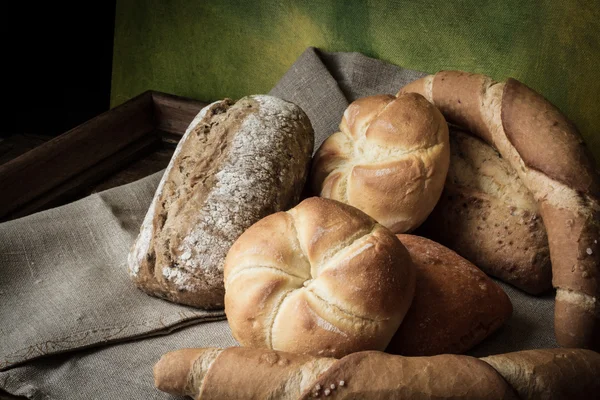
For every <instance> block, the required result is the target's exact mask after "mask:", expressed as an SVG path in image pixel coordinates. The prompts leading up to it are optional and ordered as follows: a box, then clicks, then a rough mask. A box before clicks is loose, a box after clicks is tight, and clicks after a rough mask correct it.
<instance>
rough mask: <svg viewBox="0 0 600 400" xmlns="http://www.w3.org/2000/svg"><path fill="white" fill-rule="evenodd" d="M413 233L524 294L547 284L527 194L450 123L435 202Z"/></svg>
mask: <svg viewBox="0 0 600 400" xmlns="http://www.w3.org/2000/svg"><path fill="white" fill-rule="evenodd" d="M415 234H418V235H422V236H426V237H428V238H431V239H433V240H435V241H436V242H439V243H441V244H443V245H445V246H448V247H449V248H451V249H452V250H454V251H456V252H457V253H458V254H460V255H461V256H463V257H465V258H466V259H467V260H469V261H471V262H472V263H474V264H475V265H476V266H477V267H479V268H481V269H482V270H483V271H484V272H486V273H487V274H489V275H492V276H495V277H497V278H499V279H501V280H503V281H504V282H507V283H510V284H512V285H514V286H516V287H518V288H520V289H522V290H524V291H526V292H528V293H532V294H540V293H542V292H544V291H547V290H548V289H550V288H552V271H551V265H550V250H549V249H548V237H547V236H546V229H545V228H544V224H543V222H542V218H541V216H540V214H539V208H538V205H537V203H536V201H535V199H534V198H533V195H532V194H531V192H530V191H529V190H527V188H526V187H525V186H524V185H523V183H522V182H521V179H520V178H519V176H518V174H517V172H516V171H515V170H514V169H513V168H512V167H511V166H510V164H509V163H508V162H507V161H506V160H505V159H503V158H502V157H501V156H500V155H499V154H498V153H497V152H496V151H495V150H494V149H493V148H492V147H490V146H489V145H487V144H485V143H484V142H483V141H481V140H480V139H477V138H475V137H473V136H471V135H469V134H467V133H466V132H463V131H461V130H459V129H456V128H453V127H451V128H450V168H449V169H448V176H447V177H446V184H445V186H444V191H443V192H442V196H441V197H440V201H439V202H438V203H437V205H436V206H435V208H434V209H433V211H432V212H431V214H430V215H429V217H428V218H427V220H426V221H425V222H424V223H423V225H421V226H420V227H419V229H418V230H417V231H416V232H415Z"/></svg>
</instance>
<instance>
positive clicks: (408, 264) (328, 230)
mask: <svg viewBox="0 0 600 400" xmlns="http://www.w3.org/2000/svg"><path fill="white" fill-rule="evenodd" d="M414 285H415V270H414V265H413V264H412V261H411V259H410V256H409V254H408V252H407V250H406V249H405V248H404V246H402V244H401V243H400V241H399V240H398V239H397V238H396V237H395V236H394V235H393V234H392V233H391V232H390V231H389V230H388V229H386V228H384V227H383V226H381V225H379V224H377V223H376V222H375V221H374V220H373V219H372V218H370V217H369V216H367V215H366V214H365V213H363V212H361V211H360V210H358V209H357V208H355V207H351V206H348V205H346V204H343V203H340V202H337V201H334V200H328V199H324V198H319V197H312V198H308V199H306V200H304V201H302V202H301V203H300V204H299V205H298V206H296V207H294V208H293V209H291V210H289V211H288V212H280V213H276V214H272V215H270V216H268V217H266V218H263V219H262V220H260V221H259V222H257V223H256V224H254V225H253V226H251V227H250V228H249V229H248V230H246V232H244V233H243V234H242V235H241V236H240V238H239V239H238V240H237V241H236V242H235V243H234V245H233V246H232V247H231V249H230V251H229V253H228V255H227V259H226V262H225V287H226V294H225V312H226V314H227V318H228V321H229V325H230V327H231V330H232V333H233V335H234V337H235V338H236V339H237V340H238V341H239V342H240V343H241V344H242V345H245V346H254V347H262V348H270V349H276V350H284V351H291V352H298V353H310V354H314V355H326V356H333V357H341V356H343V355H345V354H348V353H350V352H353V351H360V350H366V349H375V350H383V349H384V348H385V346H387V344H388V343H389V341H390V339H391V337H392V335H393V334H394V332H395V331H396V329H397V328H398V326H399V325H400V322H401V321H402V319H403V318H404V315H405V314H406V311H407V310H408V307H409V306H410V302H411V301H412V298H413V294H414Z"/></svg>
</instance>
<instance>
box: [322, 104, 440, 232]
mask: <svg viewBox="0 0 600 400" xmlns="http://www.w3.org/2000/svg"><path fill="white" fill-rule="evenodd" d="M449 158H450V149H449V145H448V126H447V124H446V121H445V120H444V117H443V116H442V115H441V114H440V112H439V111H438V110H437V109H436V108H435V107H433V106H432V105H431V104H429V103H428V102H427V101H426V100H425V99H424V98H423V97H422V96H420V95H414V94H409V95H400V96H398V97H394V96H389V95H381V96H369V97H364V98H361V99H358V100H356V101H354V102H353V103H352V104H350V106H348V108H347V109H346V111H345V112H344V116H343V118H342V122H341V124H340V132H337V133H334V134H333V135H331V136H330V137H329V138H327V140H325V142H323V144H322V145H321V146H320V147H319V149H318V150H317V152H316V154H315V157H314V160H313V164H312V170H311V178H310V181H311V185H312V188H313V191H314V193H315V194H317V195H320V196H322V197H326V198H330V199H334V200H338V201H341V202H343V203H346V204H350V205H352V206H354V207H357V208H359V209H360V210H362V211H364V212H365V213H367V214H368V215H370V216H371V217H373V218H374V219H375V220H377V221H378V222H379V223H381V224H382V225H384V226H386V227H387V228H389V229H390V230H392V232H395V233H402V232H408V231H411V230H413V229H414V228H416V227H417V226H419V225H420V224H421V223H422V222H423V221H424V220H425V218H427V216H428V215H429V213H430V212H431V210H432V209H433V207H434V206H435V204H436V202H437V201H438V199H439V197H440V194H441V192H442V188H443V186H444V180H445V178H446V173H447V172H448V163H449Z"/></svg>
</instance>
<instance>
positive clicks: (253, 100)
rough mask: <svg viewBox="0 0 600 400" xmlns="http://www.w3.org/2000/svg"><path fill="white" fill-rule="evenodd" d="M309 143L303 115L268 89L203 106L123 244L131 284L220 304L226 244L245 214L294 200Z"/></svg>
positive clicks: (249, 218)
mask: <svg viewBox="0 0 600 400" xmlns="http://www.w3.org/2000/svg"><path fill="white" fill-rule="evenodd" d="M313 143H314V133H313V130H312V127H311V124H310V121H309V119H308V117H307V116H306V114H305V113H304V112H303V111H302V110H301V109H300V108H299V107H298V106H296V105H294V104H292V103H289V102H286V101H283V100H281V99H278V98H275V97H272V96H264V95H256V96H248V97H244V98H242V99H240V100H239V101H238V102H236V103H234V102H233V101H231V100H224V101H219V102H216V103H213V104H211V105H209V106H207V107H206V108H204V109H203V110H202V111H201V112H200V113H199V114H198V116H197V117H196V118H195V119H194V121H193V122H192V123H191V124H190V126H189V128H188V130H187V131H186V133H185V135H184V136H183V138H182V139H181V141H180V142H179V145H178V146H177V149H176V151H175V153H174V155H173V157H172V159H171V162H170V163H169V165H168V167H167V169H166V170H165V173H164V175H163V178H162V179H161V181H160V184H159V186H158V189H157V191H156V194H155V196H154V199H153V201H152V204H151V205H150V208H149V210H148V213H147V215H146V218H145V219H144V222H143V225H142V227H141V231H140V234H139V236H138V238H137V240H136V242H135V244H134V246H133V248H132V251H131V252H130V255H129V259H128V264H129V272H130V275H131V277H132V279H133V280H134V282H135V283H136V284H137V286H138V287H139V288H140V289H142V290H144V291H145V292H147V293H148V294H151V295H154V296H158V297H162V298H165V299H168V300H170V301H174V302H177V303H182V304H187V305H191V306H195V307H201V308H207V309H211V308H220V307H223V305H224V303H223V302H224V287H223V264H224V260H225V256H226V255H227V251H228V250H229V247H230V246H231V245H232V244H233V242H234V241H235V240H236V239H237V238H238V237H239V236H240V235H241V234H242V232H244V230H245V229H246V228H248V227H249V226H250V225H252V224H253V223H254V222H256V221H258V220H259V219H261V218H262V217H264V216H266V215H269V214H271V213H275V212H277V211H281V210H285V209H287V208H289V207H292V206H294V205H295V204H296V203H297V202H298V201H299V197H300V193H301V192H302V189H303V186H304V182H305V180H306V176H307V171H308V165H309V162H310V155H311V154H312V149H313Z"/></svg>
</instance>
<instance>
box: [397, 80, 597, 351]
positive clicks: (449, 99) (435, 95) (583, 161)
mask: <svg viewBox="0 0 600 400" xmlns="http://www.w3.org/2000/svg"><path fill="white" fill-rule="evenodd" d="M411 92H415V93H420V94H422V95H423V96H425V98H427V99H428V100H429V101H431V102H432V103H433V104H434V105H436V106H437V107H438V108H439V109H440V111H441V112H442V113H443V114H444V116H445V117H446V119H447V120H448V121H449V122H451V123H455V124H457V125H460V126H463V127H466V128H468V129H469V131H470V132H472V133H474V134H475V135H477V136H479V137H480V138H482V139H483V140H485V141H486V142H487V143H489V144H491V145H492V146H494V147H495V148H496V149H497V150H498V151H499V152H500V154H501V155H502V157H503V158H504V159H506V160H507V161H508V162H509V163H510V165H511V166H512V167H513V169H514V170H515V171H516V172H517V173H518V174H519V177H520V178H521V180H522V182H523V184H524V185H525V186H526V187H527V188H528V189H529V190H530V191H531V193H532V194H533V197H534V198H535V200H536V202H537V203H538V206H539V210H540V214H541V216H542V219H543V221H544V226H545V227H546V232H547V234H548V242H549V246H550V259H551V261H552V284H553V286H554V287H555V288H556V289H557V293H556V302H555V308H554V310H555V313H554V331H555V335H556V340H557V341H558V343H559V344H560V345H561V346H564V347H585V348H592V349H596V350H600V303H599V297H600V245H599V244H598V242H599V241H600V177H599V174H598V172H597V170H596V167H595V165H594V160H593V158H592V156H591V154H590V152H589V151H588V149H587V148H586V146H585V144H584V142H583V139H582V137H581V135H580V134H579V132H578V131H577V129H576V127H575V125H573V123H572V122H570V121H569V120H568V119H567V118H566V117H565V116H564V115H563V114H562V113H561V112H560V110H558V109H557V108H556V107H554V106H553V105H552V104H550V102H548V101H547V100H546V99H544V98H543V97H542V96H541V95H540V94H538V93H536V92H535V91H533V90H532V89H530V88H529V87H527V86H525V85H524V84H522V83H521V82H519V81H517V80H515V79H508V80H507V81H506V82H502V83H498V82H495V81H493V80H492V79H491V78H489V77H487V76H484V75H477V74H469V73H465V72H461V71H442V72H438V73H437V74H435V75H430V76H427V77H425V78H422V79H419V80H417V81H415V82H412V83H411V84H409V85H407V86H406V87H404V88H403V89H402V90H401V93H411Z"/></svg>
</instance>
